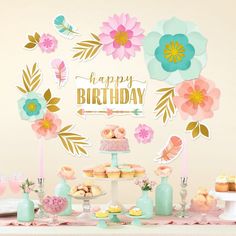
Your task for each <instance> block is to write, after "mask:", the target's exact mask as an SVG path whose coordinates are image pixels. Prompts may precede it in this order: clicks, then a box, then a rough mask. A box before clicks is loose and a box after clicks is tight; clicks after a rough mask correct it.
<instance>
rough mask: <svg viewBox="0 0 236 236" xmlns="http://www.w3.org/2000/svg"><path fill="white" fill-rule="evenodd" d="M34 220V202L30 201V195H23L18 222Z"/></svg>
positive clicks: (18, 212) (18, 208)
mask: <svg viewBox="0 0 236 236" xmlns="http://www.w3.org/2000/svg"><path fill="white" fill-rule="evenodd" d="M33 220H34V202H33V201H31V200H30V199H29V193H24V194H23V199H22V200H21V201H20V202H19V204H18V206H17V221H19V222H32V221H33Z"/></svg>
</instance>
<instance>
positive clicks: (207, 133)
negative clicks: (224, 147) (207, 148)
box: [200, 124, 209, 137]
mask: <svg viewBox="0 0 236 236" xmlns="http://www.w3.org/2000/svg"><path fill="white" fill-rule="evenodd" d="M200 131H201V134H202V135H204V136H205V137H209V130H208V128H207V127H206V126H205V125H203V124H200Z"/></svg>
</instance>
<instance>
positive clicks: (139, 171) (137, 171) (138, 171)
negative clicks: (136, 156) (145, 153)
mask: <svg viewBox="0 0 236 236" xmlns="http://www.w3.org/2000/svg"><path fill="white" fill-rule="evenodd" d="M144 174H145V169H144V168H143V167H134V177H141V176H144Z"/></svg>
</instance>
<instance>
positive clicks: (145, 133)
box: [134, 124, 154, 144]
mask: <svg viewBox="0 0 236 236" xmlns="http://www.w3.org/2000/svg"><path fill="white" fill-rule="evenodd" d="M153 133H154V132H153V129H152V128H151V127H149V126H147V125H145V124H139V126H138V127H137V128H136V129H135V132H134V137H135V138H136V139H137V141H138V142H139V143H144V144H145V143H150V142H151V140H152V138H153Z"/></svg>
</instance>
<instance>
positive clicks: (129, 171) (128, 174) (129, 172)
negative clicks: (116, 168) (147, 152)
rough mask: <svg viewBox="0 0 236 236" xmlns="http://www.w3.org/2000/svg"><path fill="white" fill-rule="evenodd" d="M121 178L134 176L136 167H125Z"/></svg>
mask: <svg viewBox="0 0 236 236" xmlns="http://www.w3.org/2000/svg"><path fill="white" fill-rule="evenodd" d="M120 171H121V178H134V173H135V172H134V169H133V168H124V169H121V170H120Z"/></svg>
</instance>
